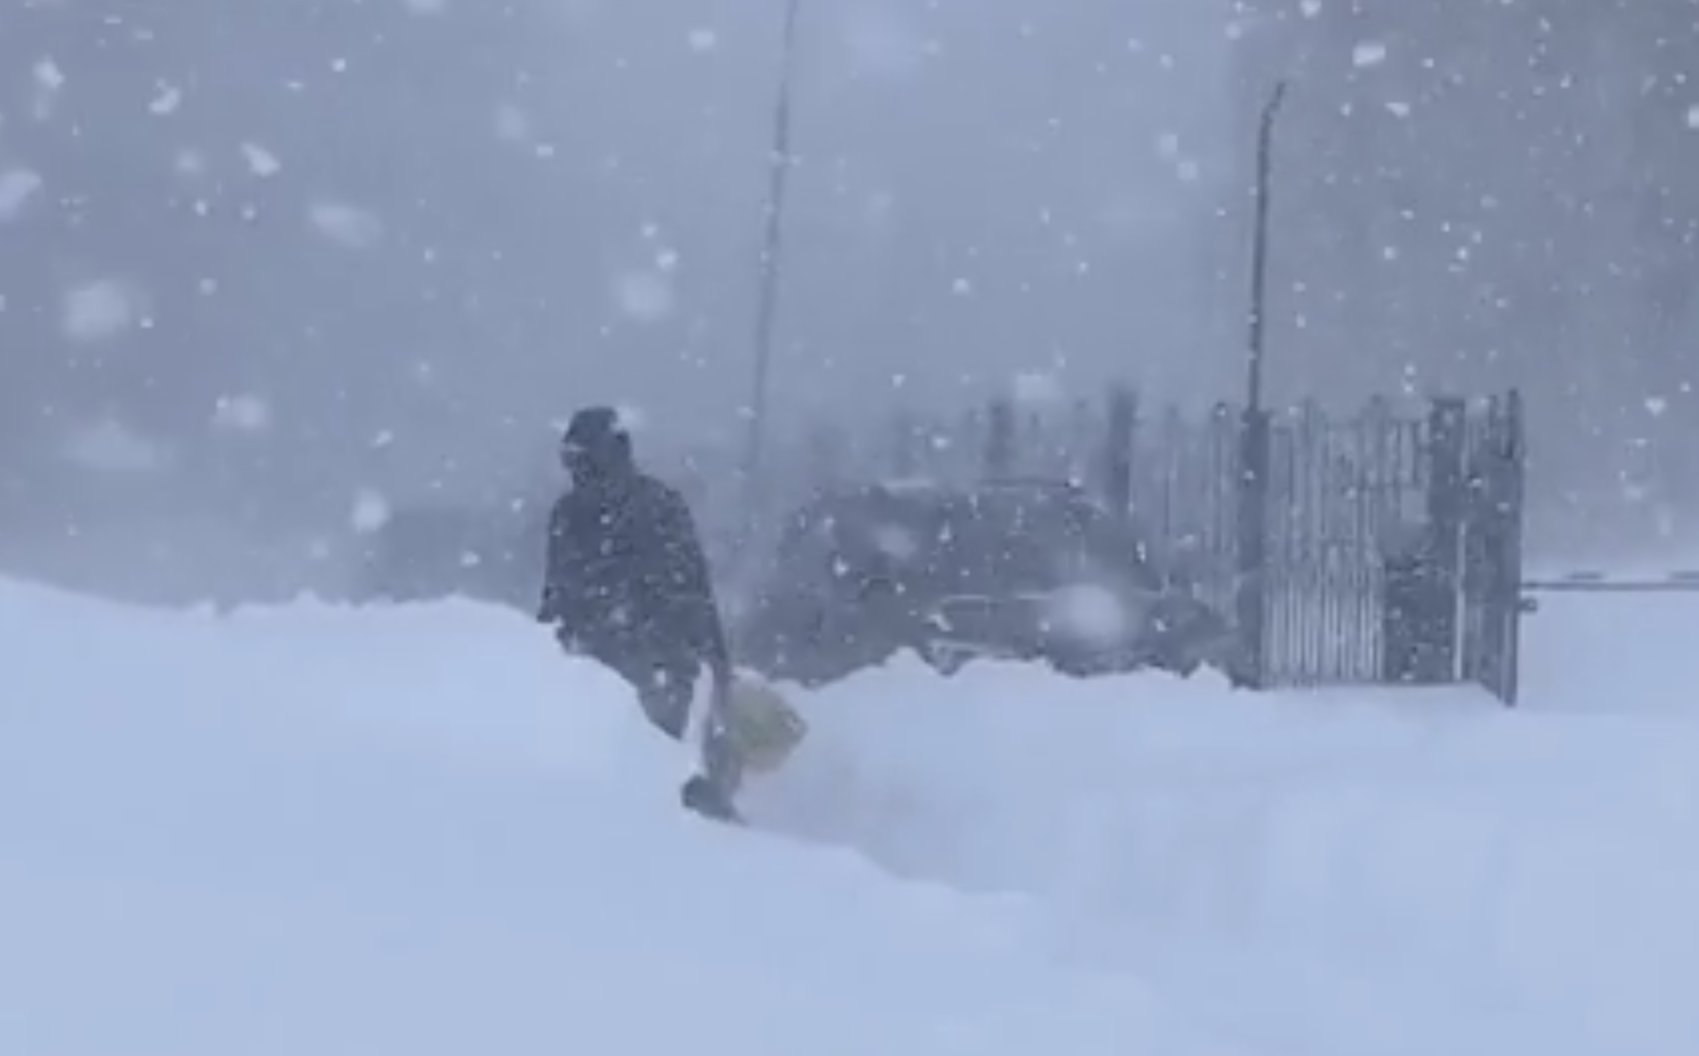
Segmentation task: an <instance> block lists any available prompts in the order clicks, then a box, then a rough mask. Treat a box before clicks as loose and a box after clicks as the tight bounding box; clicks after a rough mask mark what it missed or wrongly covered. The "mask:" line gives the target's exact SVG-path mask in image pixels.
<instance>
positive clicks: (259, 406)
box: [212, 396, 271, 433]
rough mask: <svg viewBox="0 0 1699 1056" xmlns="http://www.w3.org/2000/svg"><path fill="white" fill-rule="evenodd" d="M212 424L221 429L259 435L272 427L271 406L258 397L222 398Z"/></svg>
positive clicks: (216, 408) (214, 407)
mask: <svg viewBox="0 0 1699 1056" xmlns="http://www.w3.org/2000/svg"><path fill="white" fill-rule="evenodd" d="M212 423H213V424H214V425H215V426H217V427H218V428H220V429H230V430H233V431H236V432H244V433H257V432H262V431H264V430H265V429H267V428H269V427H270V426H271V405H270V404H268V403H267V402H266V401H265V400H264V399H262V398H260V397H258V396H220V397H219V398H218V401H217V402H216V403H215V404H213V409H212Z"/></svg>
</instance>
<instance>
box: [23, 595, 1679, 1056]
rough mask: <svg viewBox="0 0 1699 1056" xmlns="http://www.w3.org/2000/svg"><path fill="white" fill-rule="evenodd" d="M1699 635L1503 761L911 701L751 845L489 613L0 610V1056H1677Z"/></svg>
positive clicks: (1088, 705)
mask: <svg viewBox="0 0 1699 1056" xmlns="http://www.w3.org/2000/svg"><path fill="white" fill-rule="evenodd" d="M1695 618H1699V597H1696V598H1689V599H1682V598H1676V597H1659V598H1644V597H1616V598H1604V599H1599V598H1567V597H1566V598H1559V599H1552V600H1550V601H1548V603H1547V604H1546V607H1545V610H1544V611H1543V612H1541V613H1540V614H1539V615H1538V616H1536V617H1534V618H1533V620H1532V621H1531V623H1530V642H1529V656H1528V663H1527V667H1528V676H1527V697H1528V699H1527V701H1526V706H1525V707H1524V708H1523V709H1522V710H1520V711H1518V712H1515V713H1506V712H1504V711H1502V710H1500V709H1497V708H1495V707H1493V706H1492V705H1491V704H1490V703H1488V702H1487V701H1485V700H1484V699H1482V698H1480V697H1477V696H1476V695H1474V694H1471V693H1468V692H1464V691H1447V692H1439V693H1410V694H1399V695H1391V694H1386V693H1375V692H1349V693H1347V692H1339V693H1330V694H1320V695H1310V696H1289V697H1280V696H1269V697H1253V696H1247V695H1242V694H1234V693H1230V692H1228V691H1227V690H1226V689H1224V688H1223V687H1221V686H1218V685H1212V684H1209V683H1208V682H1205V681H1197V682H1193V683H1182V682H1176V681H1173V680H1170V679H1166V678H1161V677H1154V676H1153V677H1137V678H1126V679H1115V680H1103V681H1096V682H1071V681H1060V680H1056V679H1053V678H1050V677H1046V676H1044V675H1042V674H1040V673H1037V672H1033V671H1027V670H1022V669H1018V668H1014V667H982V668H970V669H969V670H967V671H965V672H963V673H962V674H961V675H959V676H957V677H956V678H954V679H950V680H940V679H938V678H936V677H934V676H931V675H929V674H927V673H925V672H923V671H921V670H920V669H919V668H917V667H915V666H913V665H906V664H897V665H894V666H892V667H891V668H889V669H886V670H883V671H878V672H873V673H869V674H866V675H864V676H862V677H859V678H857V679H855V680H852V681H850V682H848V683H845V684H843V685H841V686H839V687H836V688H834V689H832V690H829V691H826V692H822V693H820V694H817V695H811V696H799V697H798V702H799V704H801V705H802V706H803V707H804V708H805V709H806V711H807V712H808V714H809V717H810V719H811V721H812V723H813V732H812V734H811V739H810V741H809V742H808V743H807V744H805V746H804V747H803V749H802V750H801V751H800V752H799V753H798V755H797V756H796V757H795V758H794V759H793V760H792V762H791V764H790V765H789V766H788V767H787V768H786V769H785V770H784V771H783V772H782V773H780V774H778V775H774V776H773V777H772V778H769V779H766V780H764V781H763V782H761V783H759V784H758V785H757V786H756V787H755V788H753V789H752V790H751V802H750V810H751V813H752V815H753V816H754V818H755V819H756V820H757V821H758V822H759V823H760V825H761V826H762V829H763V830H764V831H737V830H728V829H723V828H720V827H718V826H714V825H711V824H708V823H705V822H700V821H698V820H696V819H694V818H691V817H689V816H686V815H684V814H682V813H681V812H680V811H678V810H677V809H676V806H675V804H676V787H677V783H678V781H679V779H680V778H681V777H682V775H683V773H684V771H685V769H686V767H687V765H688V760H687V759H686V758H685V755H684V753H683V750H682V749H680V748H678V747H677V746H674V745H671V744H668V743H666V742H664V741H662V740H661V739H660V738H659V737H658V736H655V735H652V734H651V733H650V731H649V730H648V728H647V727H646V726H645V725H644V724H643V723H642V722H641V721H640V720H638V719H637V718H636V716H635V709H634V708H633V707H632V705H631V702H630V699H629V695H628V694H627V693H626V692H625V691H624V690H623V689H622V688H621V687H620V686H619V684H618V683H616V682H615V681H614V680H613V679H611V678H610V677H609V676H607V675H605V674H603V673H601V672H600V671H598V670H596V669H594V668H593V667H590V666H588V665H585V664H581V663H576V662H572V661H567V660H563V659H562V658H561V657H560V656H559V655H558V654H557V653H556V652H555V651H554V649H553V647H552V643H550V642H549V640H548V638H547V636H546V635H544V634H541V633H539V632H538V630H537V628H535V626H534V625H531V624H529V623H528V622H527V621H526V620H524V619H523V618H522V617H520V616H517V615H515V614H513V613H510V612H505V611H501V610H497V609H493V608H484V607H479V606H474V605H470V604H448V605H434V606H423V607H417V608H400V609H390V610H381V609H373V610H366V611H352V610H346V609H339V608H333V607H325V606H316V605H306V604H301V605H295V606H292V607H288V608H283V609H275V610H267V611H257V612H251V613H241V614H238V615H236V616H233V617H219V616H215V615H213V614H210V613H193V612H191V613H174V614H164V613H160V612H154V611H144V610H139V609H127V608H122V607H118V606H114V605H112V604H110V603H105V602H96V601H90V600H86V599H81V598H74V597H70V596H66V595H62V594H56V593H52V592H48V591H45V590H41V589H38V588H33V587H24V586H19V585H15V584H0V641H4V642H5V643H6V650H5V653H4V657H5V659H4V667H5V685H6V687H7V690H6V695H5V697H4V698H3V699H0V1052H6V1053H13V1052H16V1053H19V1054H28V1056H60V1054H64V1056H93V1054H101V1056H105V1054H120V1053H121V1054H126V1056H128V1054H143V1053H148V1054H151V1053H160V1054H166V1053H169V1054H172V1056H212V1054H218V1056H226V1054H238V1053H240V1054H249V1053H278V1054H291V1056H295V1054H301V1056H306V1054H311V1056H323V1054H332V1053H361V1054H378V1053H406V1054H407V1056H422V1054H434V1053H456V1054H459V1053H469V1052H479V1053H482V1052H490V1053H503V1054H513V1053H528V1052H538V1053H542V1052H549V1053H556V1052H563V1051H590V1052H621V1053H648V1052H657V1053H660V1052H665V1053H668V1054H669V1056H671V1054H676V1053H678V1052H681V1051H688V1052H702V1053H718V1052H738V1053H743V1054H753V1053H762V1052H772V1053H784V1054H793V1053H808V1054H810V1056H813V1054H821V1053H833V1052H842V1053H846V1054H847V1053H881V1054H884V1053H903V1052H917V1053H918V1052H924V1053H928V1054H939V1053H958V1052H959V1053H987V1054H1002V1053H1022V1054H1032V1053H1040V1052H1043V1053H1057V1054H1075V1053H1079V1054H1087V1053H1116V1054H1124V1053H1134V1052H1153V1053H1163V1054H1164V1056H1181V1054H1186V1053H1246V1054H1250V1053H1259V1054H1260V1053H1279V1054H1292V1056H1325V1054H1334V1053H1337V1054H1339V1056H1347V1054H1349V1056H1368V1054H1404V1053H1409V1054H1411V1056H1415V1054H1422V1056H1432V1054H1433V1053H1438V1052H1444V1053H1461V1054H1472V1053H1482V1054H1491V1056H1503V1054H1506V1053H1518V1054H1520V1053H1535V1052H1537V1053H1539V1054H1540V1056H1567V1054H1576V1053H1588V1054H1594V1053H1597V1054H1601V1056H1602V1054H1612V1056H1615V1054H1621V1053H1635V1054H1641V1056H1659V1054H1664V1053H1669V1054H1671V1056H1676V1054H1680V1056H1688V1054H1691V1053H1692V1052H1695V1051H1699V1004H1696V1003H1695V1002H1693V1000H1692V998H1691V992H1692V990H1693V987H1694V985H1695V983H1696V982H1699V900H1695V899H1694V898H1693V895H1692V893H1693V892H1694V891H1695V890H1699V695H1695V694H1691V693H1690V687H1692V686H1694V685H1696V684H1699V654H1695V653H1694V652H1693V651H1692V650H1691V649H1684V648H1683V647H1684V646H1685V645H1686V643H1687V641H1688V639H1689V637H1690V632H1687V630H1686V628H1688V627H1691V626H1693V625H1694V620H1695Z"/></svg>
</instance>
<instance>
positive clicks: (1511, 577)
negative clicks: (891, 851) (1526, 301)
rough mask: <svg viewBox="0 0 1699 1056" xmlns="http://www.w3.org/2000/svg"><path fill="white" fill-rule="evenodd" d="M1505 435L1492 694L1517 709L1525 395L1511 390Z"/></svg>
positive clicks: (1501, 460) (1499, 501)
mask: <svg viewBox="0 0 1699 1056" xmlns="http://www.w3.org/2000/svg"><path fill="white" fill-rule="evenodd" d="M1500 424H1501V427H1502V429H1503V434H1502V435H1501V436H1500V437H1499V443H1500V445H1501V446H1500V448H1499V451H1498V458H1496V459H1495V460H1494V461H1495V464H1496V467H1497V470H1498V473H1499V474H1500V479H1499V480H1498V481H1497V482H1496V485H1495V487H1494V489H1493V491H1494V494H1495V496H1496V497H1497V508H1496V509H1495V510H1494V511H1493V513H1494V517H1495V519H1496V520H1497V522H1498V528H1499V531H1500V532H1501V533H1502V535H1501V536H1500V538H1499V542H1498V551H1499V552H1498V553H1497V554H1496V555H1495V556H1496V558H1497V566H1498V567H1497V568H1496V569H1495V573H1496V575H1495V576H1494V577H1493V593H1494V597H1493V599H1492V611H1493V614H1494V617H1495V618H1496V619H1497V620H1498V621H1499V627H1500V633H1501V635H1502V637H1501V639H1500V642H1499V647H1500V650H1501V652H1502V656H1501V657H1500V661H1499V662H1500V665H1501V666H1500V668H1499V684H1498V685H1497V686H1495V687H1493V688H1494V691H1495V692H1496V693H1497V694H1498V697H1499V699H1500V700H1501V701H1503V703H1504V705H1505V706H1506V707H1512V708H1513V707H1515V706H1516V698H1517V693H1518V691H1519V689H1520V683H1521V679H1520V677H1519V674H1520V666H1521V662H1522V656H1521V653H1522V528H1523V525H1522V490H1523V473H1524V471H1525V457H1526V456H1525V451H1524V435H1523V422H1522V394H1521V392H1519V391H1517V390H1516V389H1511V390H1510V392H1509V393H1507V394H1506V395H1505V398H1504V410H1503V419H1502V421H1501V423H1500Z"/></svg>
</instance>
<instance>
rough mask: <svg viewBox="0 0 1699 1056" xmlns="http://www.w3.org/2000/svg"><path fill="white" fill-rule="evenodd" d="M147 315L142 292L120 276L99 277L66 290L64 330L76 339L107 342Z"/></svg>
mask: <svg viewBox="0 0 1699 1056" xmlns="http://www.w3.org/2000/svg"><path fill="white" fill-rule="evenodd" d="M143 318H144V311H143V305H142V298H141V294H140V293H139V291H137V290H136V289H135V288H134V287H132V286H131V285H129V284H128V283H126V282H123V281H122V280H119V279H97V280H95V281H94V282H90V283H85V284H84V285H82V286H77V287H75V288H73V289H70V290H68V291H66V293H65V297H64V302H63V304H62V305H61V310H60V329H61V331H62V332H63V333H64V335H65V336H66V337H67V338H69V339H70V340H72V341H78V342H89V341H103V340H106V339H109V338H112V337H116V336H117V335H118V334H120V333H123V332H124V331H125V330H128V329H130V328H131V327H132V326H136V325H138V324H139V323H140V321H141V320H142V319H143Z"/></svg>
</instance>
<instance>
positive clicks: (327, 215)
mask: <svg viewBox="0 0 1699 1056" xmlns="http://www.w3.org/2000/svg"><path fill="white" fill-rule="evenodd" d="M307 219H308V221H309V222H310V223H311V224H312V226H313V228H314V230H316V231H318V233H319V234H321V235H323V236H325V237H326V238H328V239H330V240H331V241H332V242H335V243H337V244H338V245H341V246H345V247H347V248H349V249H371V248H372V247H373V246H376V245H377V244H378V242H379V240H380V239H382V237H383V224H382V223H381V222H380V221H379V220H378V218H377V215H376V214H375V213H372V212H371V211H370V210H367V209H362V208H360V207H359V206H355V205H349V204H348V203H346V202H333V201H321V202H315V203H314V204H313V205H311V206H309V207H308V209H307Z"/></svg>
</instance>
